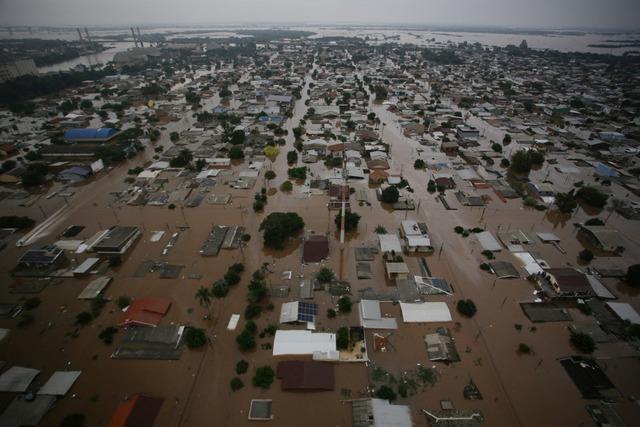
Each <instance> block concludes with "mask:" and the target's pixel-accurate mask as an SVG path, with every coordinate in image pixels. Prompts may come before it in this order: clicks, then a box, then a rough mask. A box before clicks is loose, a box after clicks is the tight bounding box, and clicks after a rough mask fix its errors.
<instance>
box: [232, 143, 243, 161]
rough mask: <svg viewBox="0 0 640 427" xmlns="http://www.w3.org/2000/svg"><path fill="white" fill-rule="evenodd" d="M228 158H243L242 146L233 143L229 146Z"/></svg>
mask: <svg viewBox="0 0 640 427" xmlns="http://www.w3.org/2000/svg"><path fill="white" fill-rule="evenodd" d="M229 158H230V159H231V160H239V159H244V151H243V150H242V147H240V146H238V145H234V146H233V147H231V149H230V150H229Z"/></svg>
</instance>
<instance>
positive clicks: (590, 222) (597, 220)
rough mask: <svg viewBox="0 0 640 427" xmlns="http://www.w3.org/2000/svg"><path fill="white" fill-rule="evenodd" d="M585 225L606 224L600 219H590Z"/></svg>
mask: <svg viewBox="0 0 640 427" xmlns="http://www.w3.org/2000/svg"><path fill="white" fill-rule="evenodd" d="M584 225H604V222H603V221H602V220H601V219H600V218H590V219H588V220H586V221H585V223H584Z"/></svg>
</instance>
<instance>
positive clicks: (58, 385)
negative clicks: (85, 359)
mask: <svg viewBox="0 0 640 427" xmlns="http://www.w3.org/2000/svg"><path fill="white" fill-rule="evenodd" d="M81 373H82V371H56V372H54V373H53V375H51V378H49V380H48V381H47V382H46V383H45V384H44V385H43V386H42V388H41V389H40V390H38V394H48V395H52V396H64V395H65V394H67V392H68V391H69V389H70V388H71V386H72V385H73V383H74V382H76V380H77V379H78V377H79V376H80V374H81Z"/></svg>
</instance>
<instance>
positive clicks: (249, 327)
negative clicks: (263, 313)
mask: <svg viewBox="0 0 640 427" xmlns="http://www.w3.org/2000/svg"><path fill="white" fill-rule="evenodd" d="M244 330H245V331H248V332H249V333H250V334H255V333H256V331H257V330H258V326H257V325H256V322H254V321H253V320H247V323H245V325H244Z"/></svg>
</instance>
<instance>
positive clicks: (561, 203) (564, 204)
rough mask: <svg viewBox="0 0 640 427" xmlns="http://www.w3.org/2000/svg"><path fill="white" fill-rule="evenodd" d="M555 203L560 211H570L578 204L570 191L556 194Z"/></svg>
mask: <svg viewBox="0 0 640 427" xmlns="http://www.w3.org/2000/svg"><path fill="white" fill-rule="evenodd" d="M555 204H556V206H557V207H558V210H559V211H560V212H562V213H571V212H573V211H574V209H575V208H576V207H577V206H578V202H577V201H576V199H575V197H574V196H573V193H572V192H568V193H558V194H556V200H555Z"/></svg>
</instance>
